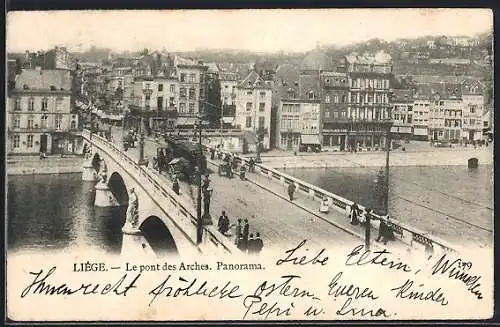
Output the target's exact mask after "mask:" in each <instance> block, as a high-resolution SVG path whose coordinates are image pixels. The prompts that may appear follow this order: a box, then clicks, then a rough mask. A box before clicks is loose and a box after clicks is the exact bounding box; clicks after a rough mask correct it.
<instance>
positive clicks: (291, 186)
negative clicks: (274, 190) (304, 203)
mask: <svg viewBox="0 0 500 327" xmlns="http://www.w3.org/2000/svg"><path fill="white" fill-rule="evenodd" d="M294 192H295V183H294V182H290V184H289V185H288V197H289V198H290V201H293V193H294Z"/></svg>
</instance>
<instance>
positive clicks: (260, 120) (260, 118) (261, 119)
mask: <svg viewBox="0 0 500 327" xmlns="http://www.w3.org/2000/svg"><path fill="white" fill-rule="evenodd" d="M265 123H266V118H265V117H259V129H264V126H265Z"/></svg>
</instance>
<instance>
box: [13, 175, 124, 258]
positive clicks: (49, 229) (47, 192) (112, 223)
mask: <svg viewBox="0 0 500 327" xmlns="http://www.w3.org/2000/svg"><path fill="white" fill-rule="evenodd" d="M94 184H95V183H93V182H84V181H82V174H81V173H76V174H50V175H30V176H8V193H7V219H8V224H7V231H8V233H7V244H8V248H9V251H10V250H18V249H22V250H35V249H36V250H40V249H43V250H47V249H57V250H60V249H66V248H72V247H75V248H76V247H84V248H92V249H95V250H96V251H105V252H109V253H118V252H119V251H120V249H121V235H122V234H121V226H122V225H123V222H124V218H123V217H124V216H125V210H126V208H124V207H116V208H96V207H94V196H95V192H93V187H94Z"/></svg>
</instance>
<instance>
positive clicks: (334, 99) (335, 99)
mask: <svg viewBox="0 0 500 327" xmlns="http://www.w3.org/2000/svg"><path fill="white" fill-rule="evenodd" d="M333 102H334V103H339V96H338V95H335V96H334V97H333Z"/></svg>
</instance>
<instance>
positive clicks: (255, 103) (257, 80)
mask: <svg viewBox="0 0 500 327" xmlns="http://www.w3.org/2000/svg"><path fill="white" fill-rule="evenodd" d="M235 92H236V98H235V105H236V114H235V127H237V128H240V129H242V130H243V131H247V132H250V133H252V134H253V135H254V137H255V138H256V139H257V143H258V142H260V143H261V144H262V146H263V147H264V149H269V146H270V137H271V106H272V87H271V86H270V85H268V84H267V83H266V81H264V80H263V79H262V78H261V77H260V76H259V74H257V73H256V72H255V71H251V72H250V73H249V74H248V76H247V77H246V78H245V79H244V80H243V81H242V82H241V83H239V84H238V86H237V87H236V91H235ZM249 143H253V142H251V141H249Z"/></svg>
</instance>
